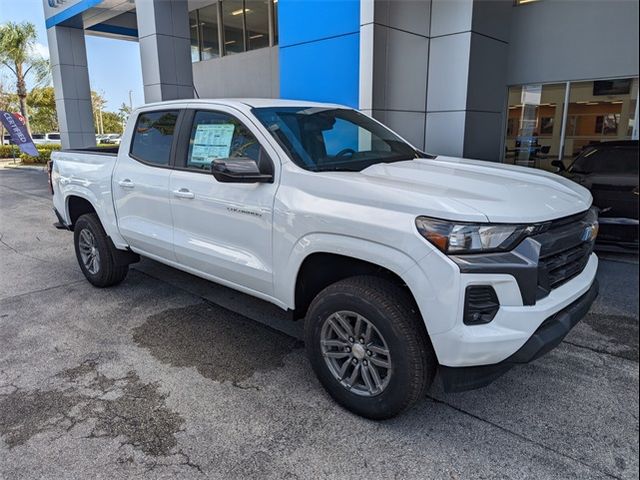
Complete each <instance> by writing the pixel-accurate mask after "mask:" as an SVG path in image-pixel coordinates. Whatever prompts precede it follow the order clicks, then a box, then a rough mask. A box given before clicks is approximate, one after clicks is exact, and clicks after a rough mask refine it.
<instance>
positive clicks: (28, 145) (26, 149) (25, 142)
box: [0, 110, 40, 157]
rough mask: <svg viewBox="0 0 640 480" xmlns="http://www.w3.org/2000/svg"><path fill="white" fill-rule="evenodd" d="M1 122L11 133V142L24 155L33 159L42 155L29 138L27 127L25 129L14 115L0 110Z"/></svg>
mask: <svg viewBox="0 0 640 480" xmlns="http://www.w3.org/2000/svg"><path fill="white" fill-rule="evenodd" d="M0 121H1V122H2V124H3V125H4V128H6V129H7V131H8V132H9V135H11V141H12V142H13V143H14V144H16V145H17V146H18V148H19V149H20V150H21V151H22V152H23V153H26V154H27V155H31V156H32V157H37V156H39V155H40V154H39V153H38V149H37V148H36V146H35V145H34V143H33V140H31V137H30V136H29V132H27V127H25V126H24V124H23V123H22V122H21V121H20V120H18V119H17V118H16V116H15V115H14V114H12V113H10V112H5V111H4V110H0Z"/></svg>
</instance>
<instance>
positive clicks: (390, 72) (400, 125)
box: [359, 0, 431, 148]
mask: <svg viewBox="0 0 640 480" xmlns="http://www.w3.org/2000/svg"><path fill="white" fill-rule="evenodd" d="M430 9H431V1H430V0H429V1H427V0H423V1H415V0H375V1H374V0H361V4H360V102H359V108H360V109H361V110H362V111H363V112H365V113H367V114H369V115H372V116H373V117H374V118H376V119H377V120H379V121H381V122H382V123H384V124H385V125H387V126H389V127H390V128H392V129H393V130H395V131H397V132H398V133H400V134H401V135H402V136H403V137H404V138H406V139H407V140H408V141H409V142H411V143H412V144H413V145H415V146H416V147H418V148H423V147H424V131H425V113H426V95H427V64H428V58H429V24H430V21H429V20H430Z"/></svg>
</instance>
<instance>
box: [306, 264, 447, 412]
mask: <svg viewBox="0 0 640 480" xmlns="http://www.w3.org/2000/svg"><path fill="white" fill-rule="evenodd" d="M305 343H306V348H307V353H308V356H309V359H310V361H311V365H312V367H313V370H314V371H315V373H316V375H317V376H318V378H319V380H320V383H322V385H323V387H324V388H325V389H326V390H327V392H328V393H329V394H330V395H331V396H332V397H333V398H334V399H335V400H336V401H337V402H338V403H339V404H341V405H342V406H344V407H345V408H347V409H348V410H350V411H352V412H354V413H356V414H358V415H361V416H363V417H366V418H371V419H375V420H380V419H386V418H391V417H394V416H396V415H398V414H400V413H402V412H403V411H405V410H406V409H408V408H409V407H411V405H413V404H414V403H415V402H416V401H417V400H418V399H419V398H421V397H423V396H424V395H425V393H426V390H427V389H428V388H429V386H430V385H431V383H432V381H433V378H434V376H435V370H436V359H435V353H434V351H433V347H432V346H431V342H430V341H429V338H428V336H427V333H426V331H425V328H424V325H423V323H422V318H421V317H420V315H419V313H418V311H417V307H416V306H415V302H414V301H413V299H412V298H411V296H410V295H409V294H408V293H407V292H406V291H405V290H404V289H402V288H401V287H400V286H398V285H397V284H395V283H393V282H390V281H387V280H385V279H382V278H378V277H366V276H362V277H352V278H348V279H345V280H341V281H339V282H337V283H335V284H333V285H330V286H329V287H327V288H325V289H324V290H323V291H322V292H320V293H319V294H318V296H317V297H316V298H315V299H314V300H313V302H312V304H311V306H310V307H309V311H308V314H307V318H306V322H305Z"/></svg>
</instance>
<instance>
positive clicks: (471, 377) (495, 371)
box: [439, 281, 598, 392]
mask: <svg viewBox="0 0 640 480" xmlns="http://www.w3.org/2000/svg"><path fill="white" fill-rule="evenodd" d="M597 296H598V282H597V281H594V282H593V284H592V285H591V287H590V288H589V290H588V291H587V292H586V293H585V294H584V295H582V296H581V297H580V298H578V299H577V300H576V301H574V302H573V303H571V304H570V305H569V306H567V307H565V308H564V309H562V310H560V311H559V312H557V313H556V314H554V315H552V316H551V317H549V318H547V319H546V320H545V321H544V322H543V323H542V325H540V327H539V328H538V329H537V330H536V331H535V332H534V333H533V335H531V337H530V338H529V340H527V341H526V343H525V344H524V345H522V347H520V348H519V349H518V350H517V351H516V352H515V353H514V354H513V355H511V356H509V357H508V358H506V359H505V360H503V361H501V362H499V363H495V364H493V365H482V366H476V367H447V366H442V365H441V366H440V367H439V374H440V377H441V378H442V382H443V386H444V389H445V391H447V392H461V391H465V390H473V389H475V388H480V387H484V386H486V385H488V384H490V383H491V382H493V381H494V380H496V379H497V378H498V377H500V376H501V375H503V374H504V373H506V372H507V371H509V370H510V369H511V368H513V367H514V366H515V365H517V364H523V363H528V362H531V361H533V360H536V359H537V358H540V357H541V356H542V355H544V354H546V353H548V352H549V351H551V350H553V349H554V348H555V347H557V346H558V345H559V344H560V342H561V341H562V339H563V338H564V337H565V336H566V335H567V334H568V333H569V331H570V330H571V329H572V328H573V327H574V326H575V325H576V324H577V323H578V322H579V321H580V320H581V319H582V318H583V317H584V316H585V315H586V314H587V312H588V311H589V308H590V307H591V304H592V303H593V302H594V300H595V299H596V297H597Z"/></svg>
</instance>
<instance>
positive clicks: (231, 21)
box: [222, 0, 245, 55]
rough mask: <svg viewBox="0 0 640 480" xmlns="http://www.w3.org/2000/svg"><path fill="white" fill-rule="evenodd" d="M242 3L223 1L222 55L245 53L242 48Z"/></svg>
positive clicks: (240, 0) (232, 0)
mask: <svg viewBox="0 0 640 480" xmlns="http://www.w3.org/2000/svg"><path fill="white" fill-rule="evenodd" d="M243 4H244V2H243V1H242V0H223V2H222V29H223V32H224V54H225V55H231V54H234V53H240V52H244V51H245V47H244V12H245V8H244V5H243Z"/></svg>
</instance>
